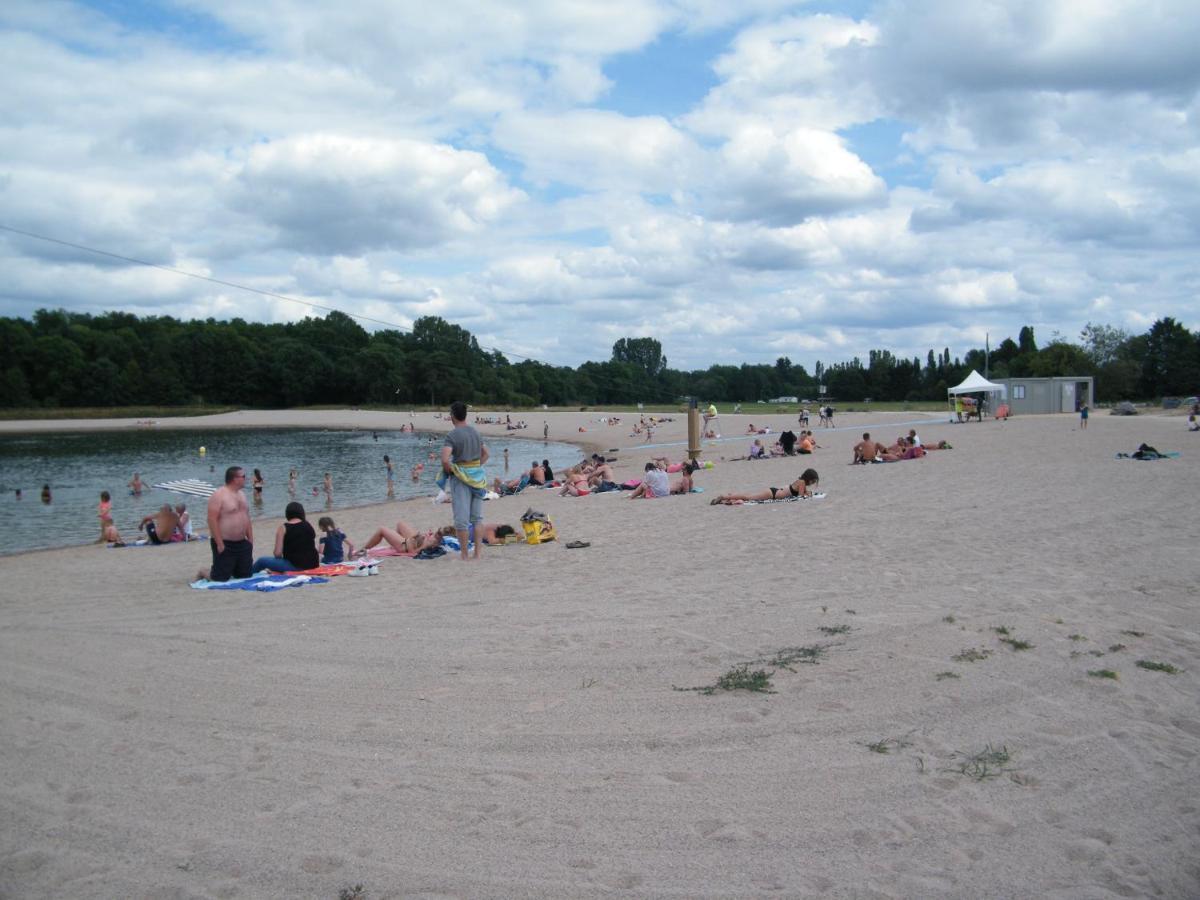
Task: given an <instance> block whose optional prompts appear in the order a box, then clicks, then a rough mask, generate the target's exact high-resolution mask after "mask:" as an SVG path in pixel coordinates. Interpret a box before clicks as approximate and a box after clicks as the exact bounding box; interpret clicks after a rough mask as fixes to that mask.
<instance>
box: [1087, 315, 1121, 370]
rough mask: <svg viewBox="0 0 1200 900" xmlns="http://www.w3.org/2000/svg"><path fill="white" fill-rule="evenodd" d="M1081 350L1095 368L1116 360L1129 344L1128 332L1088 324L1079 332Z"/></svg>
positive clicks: (1109, 326) (1106, 326)
mask: <svg viewBox="0 0 1200 900" xmlns="http://www.w3.org/2000/svg"><path fill="white" fill-rule="evenodd" d="M1079 340H1080V341H1081V342H1082V343H1083V350H1084V352H1085V353H1087V355H1088V356H1089V357H1090V358H1091V360H1092V362H1093V363H1095V364H1096V365H1097V366H1102V365H1104V364H1105V363H1109V362H1112V361H1113V360H1115V359H1117V358H1118V357H1119V356H1120V355H1121V352H1122V350H1123V349H1124V348H1125V346H1126V345H1127V344H1128V343H1129V332H1127V331H1125V330H1124V329H1122V328H1114V327H1113V326H1111V325H1093V324H1092V323H1091V322H1088V323H1087V324H1086V325H1084V326H1083V330H1082V331H1081V332H1079Z"/></svg>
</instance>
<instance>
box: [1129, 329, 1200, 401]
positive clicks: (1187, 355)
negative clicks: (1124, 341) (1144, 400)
mask: <svg viewBox="0 0 1200 900" xmlns="http://www.w3.org/2000/svg"><path fill="white" fill-rule="evenodd" d="M1143 347H1144V350H1143V355H1142V359H1141V363H1142V389H1143V393H1144V395H1145V396H1147V397H1161V396H1164V395H1169V394H1186V393H1192V392H1193V391H1194V390H1195V389H1196V385H1197V384H1198V383H1200V346H1198V344H1197V340H1196V337H1195V336H1194V335H1193V334H1192V333H1191V332H1190V331H1188V329H1187V328H1185V327H1184V326H1183V325H1181V324H1180V323H1179V322H1176V321H1175V320H1174V319H1172V318H1170V317H1169V316H1168V317H1167V318H1165V319H1159V320H1158V321H1157V322H1155V323H1154V324H1153V325H1151V326H1150V331H1149V332H1148V333H1147V334H1146V340H1145V343H1144V345H1143Z"/></svg>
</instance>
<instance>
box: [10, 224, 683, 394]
mask: <svg viewBox="0 0 1200 900" xmlns="http://www.w3.org/2000/svg"><path fill="white" fill-rule="evenodd" d="M0 231H8V232H11V233H13V234H19V235H22V236H23V237H27V238H33V239H34V240H38V241H45V242H46V243H49V244H58V245H59V246H60V247H70V248H71V249H73V250H82V251H83V252H85V253H94V254H96V255H97V256H106V257H108V258H109V259H116V260H120V261H121V262H127V263H132V264H134V265H138V266H146V267H147V268H151V269H158V270H159V271H162V272H170V273H171V274H172V275H182V276H184V277H186V278H195V279H197V280H199V281H207V282H209V283H210V284H219V285H221V286H222V287H228V288H233V289H234V290H238V291H246V292H247V293H251V294H259V295H261V296H263V297H271V298H272V299H275V300H286V301H288V302H289V303H299V304H300V305H302V306H307V307H309V308H310V309H319V310H324V311H325V312H336V313H341V314H342V315H344V316H349V317H351V318H354V319H358V320H360V321H362V322H371V323H372V324H375V325H382V326H384V327H385V328H391V329H395V330H397V331H400V332H403V333H405V334H412V333H413V330H412V328H409V327H407V326H404V325H400V324H397V323H395V322H387V321H385V320H383V319H376V318H373V317H371V316H364V315H361V314H360V313H353V312H346V311H345V310H341V309H338V308H337V307H335V306H325V305H323V304H321V303H313V302H312V301H310V300H301V299H300V298H298V297H289V296H288V295H287V294H280V293H277V292H275V291H268V290H264V289H262V288H256V287H251V286H250V285H247V284H239V283H238V282H236V281H226V280H225V279H223V278H213V277H211V276H209V275H201V274H200V273H198V272H189V271H188V270H187V269H178V268H175V267H174V266H164V265H163V264H162V263H155V262H150V261H149V260H145V259H138V258H137V257H135V256H125V255H123V254H120V253H113V252H111V251H109V250H100V249H98V248H96V247H89V246H87V245H86V244H76V243H74V242H72V241H64V240H62V239H61V238H55V237H50V236H49V235H45V234H38V233H36V232H33V231H26V230H25V229H23V228H14V227H13V226H11V225H5V224H3V223H0ZM464 330H465V329H464ZM467 333H468V334H470V332H467ZM480 349H481V350H484V351H487V352H489V353H499V354H501V355H503V356H504V357H505V358H512V359H519V360H524V361H525V362H533V363H539V364H540V365H544V366H549V367H550V368H558V367H557V366H551V364H550V363H543V362H541V360H538V359H534V358H533V357H531V356H522V355H521V354H519V353H507V352H505V351H503V350H501V349H500V348H498V347H480ZM601 365H603V363H601ZM568 368H570V367H568ZM572 371H573V372H575V373H576V375H578V374H580V373H579V371H578V368H575V369H572ZM586 377H588V378H590V379H592V380H593V381H603V380H605V379H604V378H603V377H601V378H596V376H595V375H592V374H590V373H588V374H587V376H586ZM608 381H609V385H610V386H611V387H618V386H620V385H618V384H617V382H616V381H615V380H613V379H608ZM658 390H660V391H662V393H661V395H660V398H659V399H661V398H662V397H665V396H666V395H667V394H668V393H669V392H668V391H665V390H662V389H661V388H659V389H658Z"/></svg>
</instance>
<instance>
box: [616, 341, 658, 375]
mask: <svg viewBox="0 0 1200 900" xmlns="http://www.w3.org/2000/svg"><path fill="white" fill-rule="evenodd" d="M612 361H613V362H615V363H630V364H631V365H634V366H637V367H638V368H639V369H641V370H642V371H643V372H645V373H646V375H648V376H649V377H651V378H655V377H657V376H658V375H659V373H661V372H662V371H663V369H665V368H666V367H667V358H666V357H665V356H663V352H662V344H660V343H659V342H658V341H656V340H655V339H654V338H651V337H640V338H621V339H620V340H619V341H617V342H616V343H615V344H613V347H612Z"/></svg>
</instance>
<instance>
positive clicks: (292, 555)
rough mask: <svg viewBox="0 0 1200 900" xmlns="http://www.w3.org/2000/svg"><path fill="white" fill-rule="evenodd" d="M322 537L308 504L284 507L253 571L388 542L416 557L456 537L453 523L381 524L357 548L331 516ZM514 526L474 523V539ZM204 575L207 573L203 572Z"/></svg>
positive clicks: (312, 563)
mask: <svg viewBox="0 0 1200 900" xmlns="http://www.w3.org/2000/svg"><path fill="white" fill-rule="evenodd" d="M317 527H318V528H320V530H321V537H320V539H319V540H318V539H317V533H316V531H315V530H314V529H313V527H312V525H311V524H310V523H309V521H308V518H307V515H306V514H305V511H304V506H303V504H301V503H297V502H296V501H292V502H291V503H289V504H288V505H287V507H286V508H285V510H284V522H283V524H282V525H280V526H279V528H278V529H276V531H275V545H274V548H273V554H272V555H271V556H260V557H259V558H258V559H256V560H255V561H254V565H253V566H252V567H251V571H252V572H263V571H271V572H305V571H309V570H312V569H317V568H319V567H321V566H328V565H336V564H338V563H345V562H346V561H347V560H349V559H352V558H354V557H356V556H367V555H368V554H369V553H370V552H371V551H372V550H373V549H375V548H376V547H379V546H380V545H382V544H387V545H388V546H389V547H391V548H392V549H393V550H395V551H396V552H397V553H402V554H404V555H406V556H415V555H416V554H418V553H420V552H421V551H422V550H428V549H432V548H434V547H440V546H441V545H442V542H443V540H444V539H445V538H447V537H453V536H454V533H455V529H454V526H453V525H444V526H442V527H441V528H433V529H428V530H426V531H421V530H420V529H419V528H416V527H415V526H413V525H410V524H409V523H408V522H397V523H396V527H395V528H388V527H387V526H386V525H385V526H380V527H379V528H376V529H375V531H374V532H372V534H371V536H370V537H368V538H367V539H366V541H364V542H363V544H362V545H361V547H360V548H359V549H358V550H357V551H356V550H355V546H354V544H353V543H352V542H351V541H350V539H349V538H348V537H347V536H346V533H345V532H344V531H342V530H341V529H340V528H338V526H337V523H336V522H334V521H333V519H332V518H330V517H329V516H322V517H321V518H320V519H318V520H317ZM517 534H518V531H517V529H516V528H514V527H513V526H512V525H502V524H484V523H480V524H479V525H477V526H473V528H472V530H471V539H473V540H474V539H478V540H481V541H483V543H485V544H502V543H505V542H506V540H507V539H511V538H512V537H513V536H514V535H517ZM201 574H202V576H203V575H204V573H201Z"/></svg>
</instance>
